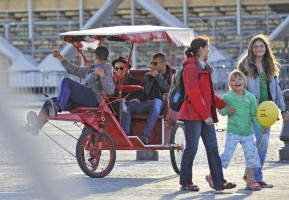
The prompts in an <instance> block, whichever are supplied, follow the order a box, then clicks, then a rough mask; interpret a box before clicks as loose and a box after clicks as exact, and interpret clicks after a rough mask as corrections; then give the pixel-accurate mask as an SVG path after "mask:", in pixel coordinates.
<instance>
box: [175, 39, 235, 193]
mask: <svg viewBox="0 0 289 200" xmlns="http://www.w3.org/2000/svg"><path fill="white" fill-rule="evenodd" d="M208 44H209V38H208V37H206V36H200V37H197V38H195V39H193V41H192V42H191V46H190V47H189V48H188V49H187V50H186V52H185V54H186V56H187V59H186V60H184V61H183V66H185V69H184V72H183V80H184V85H185V89H186V93H187V98H186V100H185V101H184V102H183V104H182V106H181V109H180V112H179V115H178V120H181V121H184V125H185V139H186V146H185V150H184V153H183V157H182V162H181V170H180V185H181V190H189V191H199V187H198V186H196V185H194V184H193V182H192V167H193V161H194V158H195V155H196V153H197V150H198V145H199V139H200V137H202V140H203V143H204V145H205V148H206V151H207V158H208V163H209V168H210V173H211V177H212V179H207V181H209V183H210V186H211V188H213V189H215V190H218V191H219V190H224V189H232V188H234V187H236V185H235V184H233V183H229V182H227V181H226V180H225V179H224V176H223V171H222V164H221V160H220V157H219V152H218V144H217V139H216V131H215V127H214V122H215V123H216V122H218V118H217V113H216V108H218V109H221V108H223V107H225V106H226V104H225V103H224V102H223V101H222V100H221V99H220V98H218V97H217V96H216V95H215V93H214V89H213V84H212V79H211V73H212V71H213V68H212V67H211V66H210V65H208V64H207V63H206V60H207V58H208V55H209V52H210V49H209V47H208Z"/></svg>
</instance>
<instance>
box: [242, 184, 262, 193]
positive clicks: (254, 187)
mask: <svg viewBox="0 0 289 200" xmlns="http://www.w3.org/2000/svg"><path fill="white" fill-rule="evenodd" d="M245 189H246V190H253V191H259V190H261V186H260V185H259V183H254V182H251V183H247V185H246V188H245Z"/></svg>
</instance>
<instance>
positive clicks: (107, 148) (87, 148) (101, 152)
mask: <svg viewBox="0 0 289 200" xmlns="http://www.w3.org/2000/svg"><path fill="white" fill-rule="evenodd" d="M76 158H77V162H78V165H79V167H80V168H81V170H82V171H83V172H84V173H85V174H86V175H88V176H90V177H92V178H102V177H104V176H106V175H108V174H109V173H110V172H111V170H112V169H113V167H114V164H115V159H116V150H115V145H114V143H113V140H112V139H111V137H110V136H109V135H108V134H107V133H105V132H103V133H99V132H97V131H95V130H93V129H89V130H86V131H84V132H83V133H82V134H81V136H80V137H79V139H78V142H77V144H76Z"/></svg>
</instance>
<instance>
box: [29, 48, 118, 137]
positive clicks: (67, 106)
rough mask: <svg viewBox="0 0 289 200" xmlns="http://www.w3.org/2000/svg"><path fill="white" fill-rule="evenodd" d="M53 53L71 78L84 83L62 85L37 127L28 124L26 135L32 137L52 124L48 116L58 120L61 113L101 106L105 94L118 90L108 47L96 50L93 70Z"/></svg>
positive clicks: (45, 108) (49, 102)
mask: <svg viewBox="0 0 289 200" xmlns="http://www.w3.org/2000/svg"><path fill="white" fill-rule="evenodd" d="M52 52H53V56H54V57H55V58H57V59H58V60H59V61H60V62H61V64H62V65H63V67H64V68H65V69H66V71H67V72H68V73H69V74H72V75H75V76H77V77H80V78H82V79H83V81H82V84H80V83H78V82H76V81H73V80H71V79H69V78H64V79H63V80H62V81H61V84H60V90H59V93H58V96H57V97H53V98H48V99H47V100H46V101H45V103H44V105H43V106H42V108H41V110H40V112H39V114H38V117H37V119H36V120H35V121H34V122H33V123H27V124H26V126H25V131H26V132H29V133H32V134H39V129H41V128H42V127H43V126H44V125H45V124H46V123H47V121H48V120H47V115H49V116H50V118H55V117H56V115H57V113H58V112H62V111H70V110H71V109H72V108H74V107H75V106H87V107H95V106H99V104H100V103H101V101H102V99H103V96H104V93H106V94H108V95H110V94H113V92H114V89H115V85H114V83H113V81H112V66H111V65H110V64H109V63H107V58H108V55H109V52H108V50H107V48H106V47H104V46H99V47H97V48H96V49H95V50H94V63H95V64H94V65H91V66H90V67H76V66H74V65H73V64H72V63H70V62H69V61H68V60H66V59H65V58H64V57H63V56H62V55H61V54H60V52H59V51H58V50H57V49H55V48H53V50H52ZM45 116H46V117H45Z"/></svg>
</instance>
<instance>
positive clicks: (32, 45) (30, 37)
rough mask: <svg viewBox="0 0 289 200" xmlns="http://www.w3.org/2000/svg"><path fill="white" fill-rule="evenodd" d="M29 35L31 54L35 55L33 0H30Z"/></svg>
mask: <svg viewBox="0 0 289 200" xmlns="http://www.w3.org/2000/svg"><path fill="white" fill-rule="evenodd" d="M27 3H28V37H29V40H30V42H31V55H32V57H34V38H33V0H28V2H27Z"/></svg>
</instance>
